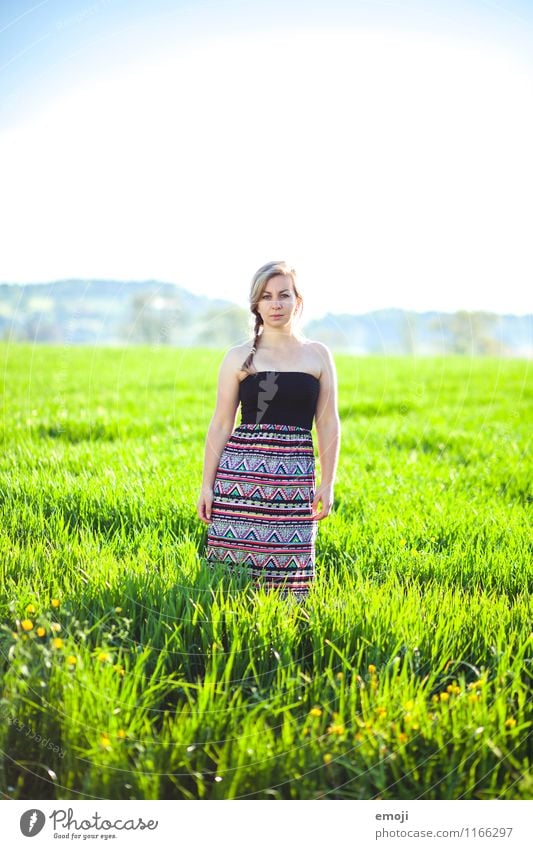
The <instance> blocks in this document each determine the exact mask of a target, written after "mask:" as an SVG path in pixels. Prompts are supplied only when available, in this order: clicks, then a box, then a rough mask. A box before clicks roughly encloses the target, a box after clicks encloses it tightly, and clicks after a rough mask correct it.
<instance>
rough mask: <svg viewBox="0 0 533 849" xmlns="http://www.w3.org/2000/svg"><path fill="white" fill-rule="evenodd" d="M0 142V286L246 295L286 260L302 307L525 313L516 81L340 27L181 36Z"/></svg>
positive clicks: (438, 43) (526, 267) (524, 96)
mask: <svg viewBox="0 0 533 849" xmlns="http://www.w3.org/2000/svg"><path fill="white" fill-rule="evenodd" d="M142 59H143V64H139V66H138V67H137V68H135V67H132V66H131V65H129V66H128V67H126V68H125V69H124V70H123V71H122V72H115V73H114V74H113V75H108V76H107V77H105V78H101V79H100V80H99V81H94V80H92V81H88V82H87V84H86V85H80V84H79V83H78V84H77V85H76V86H75V87H74V88H73V89H72V90H71V91H70V92H69V93H68V94H64V93H63V94H62V95H61V96H58V97H57V98H55V99H54V98H52V99H49V100H48V101H47V102H45V103H43V104H42V106H41V108H39V109H38V108H34V109H33V111H32V112H31V114H29V115H27V116H26V117H25V119H24V120H19V121H18V123H16V124H15V125H13V126H12V127H8V128H6V129H4V131H3V132H2V134H1V135H0V186H1V189H0V191H1V201H0V233H1V234H2V236H1V240H2V246H1V248H0V281H4V282H34V281H47V280H54V279H62V278H67V277H80V278H108V279H109V278H115V279H121V280H124V279H135V280H142V279H159V280H162V281H167V282H175V283H178V284H180V285H182V286H185V287H186V288H188V289H190V290H192V291H194V292H197V293H199V294H200V293H201V294H209V295H215V294H216V295H217V296H219V297H225V298H228V299H230V300H233V301H236V302H238V303H240V304H241V305H242V306H246V301H247V295H248V288H249V281H250V279H251V277H252V274H253V273H254V271H255V270H256V269H257V268H258V267H259V266H260V265H263V264H264V263H265V262H268V261H270V260H272V259H286V260H287V261H289V262H290V263H292V264H293V265H294V266H295V267H296V269H297V271H298V272H299V279H300V283H301V285H302V288H303V291H304V294H305V295H306V308H305V315H306V318H308V319H309V318H311V317H314V316H319V315H322V314H324V313H326V312H336V313H338V312H364V311H366V310H369V309H375V308H381V307H403V308H407V309H413V310H426V309H442V310H455V309H489V310H494V311H497V312H515V313H524V312H528V311H531V300H530V297H529V292H530V291H531V281H532V276H533V275H532V272H533V252H532V243H533V240H532V234H533V201H532V199H533V157H532V154H531V151H532V150H533V110H532V108H531V104H532V103H533V73H532V69H531V66H528V65H527V63H524V62H523V61H519V59H518V57H517V58H516V61H515V58H514V57H513V55H512V52H509V51H508V50H507V51H505V50H503V49H498V48H497V47H495V46H494V45H492V46H489V45H488V44H487V43H483V42H481V41H480V42H478V43H476V42H475V41H473V40H470V41H466V40H464V39H463V40H460V39H459V38H456V39H454V40H453V41H452V40H451V39H450V38H449V37H446V38H442V39H439V38H438V37H437V36H436V35H434V36H433V37H429V36H428V35H427V34H425V35H421V34H416V33H414V32H413V33H411V34H408V33H405V32H399V31H398V32H395V31H389V32H387V31H381V32H379V31H376V30H375V29H367V30H365V29H361V28H357V29H355V28H352V29H350V28H349V29H348V30H341V29H337V28H333V27H332V28H324V27H321V29H320V30H314V31H313V30H312V29H311V30H307V31H306V30H305V29H302V30H300V31H298V32H290V33H287V34H286V35H285V36H283V35H281V34H279V33H277V34H276V33H275V32H269V33H265V34H263V35H259V34H247V35H240V36H237V37H234V38H233V39H231V38H230V37H229V36H228V35H224V38H223V39H216V38H215V37H214V36H212V35H211V36H209V38H204V39H203V40H201V41H198V42H190V43H189V44H188V45H187V46H186V47H184V46H182V47H181V48H180V50H179V51H174V52H173V53H172V52H169V53H167V54H162V55H160V56H159V57H158V59H157V60H155V59H153V58H152V57H151V56H146V55H145V56H144V57H142Z"/></svg>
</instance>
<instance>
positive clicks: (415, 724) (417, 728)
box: [411, 722, 420, 731]
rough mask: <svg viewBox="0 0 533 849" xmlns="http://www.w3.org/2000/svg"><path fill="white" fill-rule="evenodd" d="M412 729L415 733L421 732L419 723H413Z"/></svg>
mask: <svg viewBox="0 0 533 849" xmlns="http://www.w3.org/2000/svg"><path fill="white" fill-rule="evenodd" d="M411 728H412V729H413V731H419V729H420V725H419V724H418V722H412V723H411Z"/></svg>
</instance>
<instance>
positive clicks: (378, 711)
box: [376, 707, 387, 716]
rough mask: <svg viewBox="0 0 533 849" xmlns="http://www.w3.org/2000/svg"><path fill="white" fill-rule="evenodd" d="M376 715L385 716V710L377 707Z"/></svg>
mask: <svg viewBox="0 0 533 849" xmlns="http://www.w3.org/2000/svg"><path fill="white" fill-rule="evenodd" d="M376 713H377V715H378V716H387V708H384V707H378V709H377V711H376Z"/></svg>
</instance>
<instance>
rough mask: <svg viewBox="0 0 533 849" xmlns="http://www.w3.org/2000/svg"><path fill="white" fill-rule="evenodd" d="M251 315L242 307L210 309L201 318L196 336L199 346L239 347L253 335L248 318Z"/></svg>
mask: <svg viewBox="0 0 533 849" xmlns="http://www.w3.org/2000/svg"><path fill="white" fill-rule="evenodd" d="M249 316H250V313H249V312H248V311H247V310H243V309H241V308H240V307H231V308H229V309H224V310H219V309H208V310H207V311H206V312H205V313H204V314H203V315H202V317H201V325H200V328H199V330H198V332H197V334H196V342H197V344H198V345H206V346H212V347H217V348H218V347H222V346H224V345H238V344H240V343H241V342H243V341H244V340H245V339H246V338H247V337H248V336H250V335H251V331H250V330H249V324H248V317H249Z"/></svg>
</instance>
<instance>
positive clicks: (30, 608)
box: [26, 604, 35, 613]
mask: <svg viewBox="0 0 533 849" xmlns="http://www.w3.org/2000/svg"><path fill="white" fill-rule="evenodd" d="M26 613H35V605H34V604H28V605H27V606H26Z"/></svg>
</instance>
